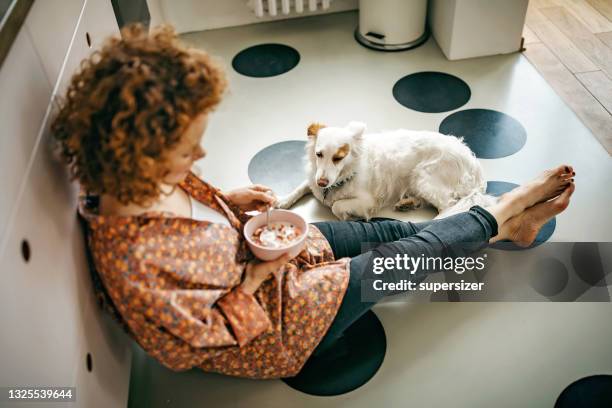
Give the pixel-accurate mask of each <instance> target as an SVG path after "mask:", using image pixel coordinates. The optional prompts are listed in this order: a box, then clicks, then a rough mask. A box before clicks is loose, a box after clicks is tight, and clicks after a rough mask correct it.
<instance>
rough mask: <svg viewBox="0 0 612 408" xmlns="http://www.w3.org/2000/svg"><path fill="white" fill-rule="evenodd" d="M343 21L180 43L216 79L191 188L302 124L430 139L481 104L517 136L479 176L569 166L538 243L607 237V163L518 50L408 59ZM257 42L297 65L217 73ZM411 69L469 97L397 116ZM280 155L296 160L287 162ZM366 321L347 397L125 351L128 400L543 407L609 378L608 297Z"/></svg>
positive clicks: (414, 306) (192, 37)
mask: <svg viewBox="0 0 612 408" xmlns="http://www.w3.org/2000/svg"><path fill="white" fill-rule="evenodd" d="M357 21H358V16H357V13H356V12H346V13H338V14H333V15H326V16H318V17H309V18H303V19H296V20H288V21H279V22H273V23H265V24H256V25H250V26H243V27H236V28H228V29H220V30H212V31H206V32H200V33H190V34H186V35H184V36H183V39H184V40H185V41H187V42H188V43H190V44H192V45H195V46H198V47H201V48H203V49H205V50H207V51H208V52H209V53H211V54H213V55H216V56H218V57H219V58H220V59H221V61H222V62H223V63H224V65H225V66H226V69H227V72H228V76H229V83H230V90H229V93H228V95H227V96H226V98H225V100H224V102H223V103H222V104H221V106H220V107H219V108H218V110H217V111H216V112H215V113H214V114H213V116H212V117H211V120H210V123H209V126H208V129H207V132H206V134H205V136H204V139H203V145H204V147H205V149H206V150H207V151H208V156H207V157H206V158H205V159H203V160H201V161H200V162H199V163H197V166H198V168H199V169H200V170H201V177H202V178H204V179H206V180H208V181H210V182H212V183H213V184H215V185H217V186H218V187H220V188H221V189H231V188H235V187H239V186H244V185H247V184H249V183H251V180H250V179H249V174H251V176H253V175H254V173H253V171H251V173H249V169H250V164H252V162H251V160H252V159H253V157H254V156H255V155H256V154H257V153H259V152H261V151H262V150H264V149H265V148H267V147H270V146H277V147H278V146H285V145H286V146H294V145H295V143H288V144H283V145H277V143H280V142H285V141H304V140H306V128H307V126H308V125H309V124H310V123H311V122H322V123H326V124H330V125H345V124H346V123H347V122H349V121H351V120H359V121H363V122H366V123H367V125H368V128H369V130H371V131H379V130H381V129H393V128H410V129H426V130H438V129H439V128H440V125H441V123H442V122H443V121H444V119H445V118H447V117H448V116H449V115H451V114H454V113H457V112H462V111H465V110H468V109H479V110H482V109H486V110H492V111H496V112H499V113H502V114H505V115H508V116H510V117H511V118H513V119H514V120H515V121H516V122H518V123H519V124H520V126H521V127H522V128H523V129H524V130H525V134H526V139H525V140H523V141H522V143H519V145H517V146H518V147H517V148H516V149H515V150H516V151H513V152H512V153H511V154H509V155H499V156H498V158H487V159H484V158H483V159H481V163H482V165H483V168H484V171H485V175H486V176H487V179H488V180H495V181H505V182H511V183H516V184H521V183H524V182H526V181H528V180H530V179H531V178H533V177H534V176H535V175H537V174H538V173H539V172H540V171H542V170H543V169H545V168H548V167H552V166H556V165H558V164H560V163H570V164H572V165H573V166H574V168H575V170H576V173H577V175H576V184H577V188H576V192H575V194H574V196H573V200H572V203H571V205H570V207H569V208H568V209H567V211H566V212H565V213H563V214H562V215H561V216H559V217H557V220H556V227H555V228H554V232H552V236H551V237H550V238H549V241H568V242H569V241H574V242H575V241H599V242H609V241H611V239H612V217H610V204H609V203H610V202H611V201H612V189H611V188H610V186H611V185H612V158H610V156H609V155H608V152H607V151H606V150H605V149H604V147H602V144H601V143H600V142H599V141H598V140H597V138H596V137H595V136H594V135H593V134H592V133H591V131H590V130H589V129H588V128H587V127H586V126H585V125H584V124H583V123H582V122H581V120H580V119H579V118H578V117H577V116H576V114H574V112H573V111H572V109H570V108H569V107H568V106H567V105H566V104H565V103H564V102H563V101H562V99H561V98H560V97H559V96H558V95H557V94H556V93H555V91H554V90H553V89H552V88H551V86H550V85H549V84H548V83H547V81H546V80H545V79H544V78H543V77H542V76H541V75H540V74H539V73H538V71H537V70H536V69H535V68H534V66H532V65H531V64H530V62H529V61H528V60H527V59H526V58H525V57H524V56H523V55H522V54H520V53H516V54H510V55H500V56H494V57H485V58H477V59H469V60H463V61H454V62H451V61H448V60H446V59H445V58H444V56H443V55H442V53H441V51H440V49H439V48H438V46H437V44H436V43H435V41H434V40H433V39H431V38H430V39H429V40H428V41H427V42H426V43H425V44H424V45H422V46H421V47H419V48H416V49H414V50H410V51H406V52H398V53H381V52H376V51H373V50H369V49H366V48H363V47H362V46H360V45H359V44H357V42H356V41H355V40H354V39H353V31H354V29H355V27H356V25H357ZM262 43H280V44H285V45H288V46H291V47H293V48H294V49H295V50H297V51H298V52H299V54H300V59H299V63H298V64H297V66H295V68H293V69H292V70H290V71H289V72H286V73H284V74H282V75H279V76H273V77H267V78H254V77H247V76H243V75H241V74H238V73H237V72H236V71H234V70H233V68H232V59H233V58H234V56H235V55H236V54H238V53H239V52H240V51H242V50H244V49H246V48H248V47H251V46H253V45H256V44H262ZM422 71H436V72H441V73H447V74H451V75H453V76H455V77H458V78H460V79H461V80H463V81H465V83H466V84H467V85H468V86H469V88H470V96H469V100H468V101H467V103H465V104H464V105H463V106H461V107H458V108H456V109H454V110H452V111H447V112H442V113H424V112H420V111H417V110H413V109H408V108H406V107H405V106H402V105H401V104H400V103H398V101H396V99H394V93H393V88H394V85H395V84H396V82H397V81H398V80H400V79H401V78H403V77H404V76H406V75H409V74H412V73H416V72H422ZM279 149H280V148H279ZM517 149H518V150H517ZM267 151H275V150H274V149H268V150H267ZM294 160H295V161H296V163H298V164H299V161H300V158H299V157H295V158H294ZM251 170H252V168H251ZM277 173H278V174H276V175H275V174H274V172H273V173H272V176H274V177H277V178H278V179H285V176H286V175H285V174H284V172H283V171H281V169H280V168H279V170H278V171H277ZM256 181H257V180H256ZM278 185H279V186H283V185H284V184H282V183H279V184H278ZM295 211H297V212H299V213H300V214H302V215H303V216H304V217H306V219H307V220H308V221H319V220H329V219H333V216H332V215H331V212H330V211H329V210H328V209H327V208H324V207H322V206H321V205H320V204H319V203H318V202H316V201H315V200H314V199H313V198H312V197H306V198H304V199H302V200H301V201H300V202H299V203H298V204H297V205H296V207H295ZM381 215H382V216H387V217H392V218H398V219H403V220H424V219H431V218H432V217H433V216H434V212H433V211H432V210H431V209H422V210H419V211H415V212H410V213H397V212H394V211H392V210H391V209H387V210H385V211H383V213H382V214H381ZM507 273H509V274H510V273H512V271H511V270H508V271H507ZM604 286H605V285H604ZM374 311H375V313H376V315H377V316H378V317H379V319H380V320H381V321H382V324H383V326H384V328H385V332H386V336H387V351H386V357H385V360H384V362H383V364H382V366H381V368H380V370H379V371H378V372H377V374H376V375H375V376H374V377H373V378H372V379H371V380H370V381H369V382H368V383H366V384H365V385H363V386H362V387H360V388H358V389H356V390H355V391H352V392H350V393H347V394H344V395H339V396H334V397H314V396H310V395H307V394H304V393H301V392H298V391H296V390H294V389H292V388H290V387H288V386H287V385H286V384H285V383H283V382H281V381H253V380H245V379H236V378H229V377H224V376H220V375H215V374H207V373H203V372H201V371H199V370H192V371H189V372H183V373H174V372H171V371H169V370H167V369H165V368H164V367H162V366H161V365H159V364H158V363H156V362H155V361H154V360H152V359H150V358H148V357H146V356H145V355H144V354H143V353H142V352H141V351H140V350H139V349H138V348H137V347H135V352H134V358H133V366H132V379H131V384H130V390H131V391H130V406H131V407H143V406H146V407H195V406H223V407H225V406H228V407H286V406H292V407H332V406H333V407H338V406H348V405H350V406H351V407H371V406H384V407H405V406H418V407H448V406H455V407H491V406H495V407H551V406H553V404H554V401H555V399H556V398H557V396H558V395H559V394H560V393H561V391H562V390H563V389H564V388H565V387H566V386H567V385H568V384H570V383H571V382H573V381H575V380H577V379H579V378H582V377H585V376H588V375H592V374H612V353H610V346H611V341H612V340H610V339H612V320H611V319H610V314H611V312H612V306H611V304H610V302H609V301H608V302H603V303H587V302H574V303H553V302H546V301H544V302H535V303H520V302H512V303H511V302H495V303H484V302H483V303H464V302H459V303H456V302H454V303H444V302H443V303H426V302H425V303H401V302H395V303H385V304H380V305H377V306H376V307H375V308H374Z"/></svg>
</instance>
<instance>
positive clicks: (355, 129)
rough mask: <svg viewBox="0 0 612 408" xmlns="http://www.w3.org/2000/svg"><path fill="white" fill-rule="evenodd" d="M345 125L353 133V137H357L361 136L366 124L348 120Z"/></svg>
mask: <svg viewBox="0 0 612 408" xmlns="http://www.w3.org/2000/svg"><path fill="white" fill-rule="evenodd" d="M346 127H347V128H348V130H350V131H351V132H352V133H353V135H354V137H355V138H357V139H359V138H361V136H363V132H365V130H366V124H365V123H363V122H349V124H348V125H347V126H346Z"/></svg>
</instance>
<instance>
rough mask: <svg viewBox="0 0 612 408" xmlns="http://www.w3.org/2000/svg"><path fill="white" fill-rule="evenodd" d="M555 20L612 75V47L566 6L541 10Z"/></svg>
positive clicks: (573, 40)
mask: <svg viewBox="0 0 612 408" xmlns="http://www.w3.org/2000/svg"><path fill="white" fill-rule="evenodd" d="M539 11H540V12H542V14H544V15H545V16H546V17H548V19H549V20H550V21H552V22H553V24H555V25H556V26H557V27H558V28H559V29H560V30H561V31H562V32H563V33H564V34H565V35H566V36H567V37H568V38H569V39H570V40H571V41H572V42H573V43H574V45H576V46H577V47H578V48H579V49H580V50H581V51H582V52H583V53H584V54H585V55H586V56H587V57H589V59H590V60H591V61H593V62H594V63H595V64H596V65H597V66H599V68H601V69H602V70H603V71H605V72H606V73H607V74H608V75H610V76H611V77H612V49H610V47H608V46H606V45H605V44H604V43H603V42H602V41H601V40H600V39H599V38H598V37H597V36H596V35H595V34H593V33H591V32H590V31H589V29H588V28H586V27H585V26H584V24H582V23H581V22H580V21H578V19H576V17H574V16H573V15H572V14H570V13H569V12H568V11H567V10H566V9H565V8H564V7H549V8H543V9H540V10H539Z"/></svg>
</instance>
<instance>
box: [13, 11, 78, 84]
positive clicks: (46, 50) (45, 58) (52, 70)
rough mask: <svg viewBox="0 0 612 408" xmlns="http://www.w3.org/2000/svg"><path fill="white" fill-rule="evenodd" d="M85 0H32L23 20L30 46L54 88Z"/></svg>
mask: <svg viewBox="0 0 612 408" xmlns="http://www.w3.org/2000/svg"><path fill="white" fill-rule="evenodd" d="M84 5H85V0H38V1H34V3H33V4H32V7H31V8H30V11H29V13H28V16H27V18H26V21H25V25H26V27H27V30H28V32H29V33H30V36H31V38H32V42H33V43H34V48H35V49H36V52H37V53H38V56H39V57H40V59H41V62H42V65H43V67H44V68H45V72H46V74H47V78H49V83H50V84H51V87H52V88H53V87H55V84H56V83H57V80H58V78H59V75H60V71H61V69H62V64H63V63H64V59H65V58H66V55H67V54H68V49H69V47H70V41H71V40H72V37H73V36H74V31H75V30H76V27H77V23H78V21H79V17H80V15H81V12H82V11H83V6H84Z"/></svg>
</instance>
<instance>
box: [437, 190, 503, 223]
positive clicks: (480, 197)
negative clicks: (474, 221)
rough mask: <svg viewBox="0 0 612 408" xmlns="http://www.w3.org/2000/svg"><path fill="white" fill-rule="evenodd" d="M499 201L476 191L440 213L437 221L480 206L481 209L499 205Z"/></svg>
mask: <svg viewBox="0 0 612 408" xmlns="http://www.w3.org/2000/svg"><path fill="white" fill-rule="evenodd" d="M498 199H499V198H498V197H495V196H492V195H490V194H486V193H483V192H482V191H480V190H476V191H473V192H472V193H470V194H468V195H467V196H465V197H463V198H461V199H460V200H459V201H457V203H455V204H454V205H453V206H452V207H448V208H447V209H445V210H443V211H442V212H440V213H439V214H438V215H437V216H436V218H435V219H440V218H446V217H448V216H450V215H454V214H458V213H461V212H465V211H467V210H469V209H470V208H471V207H473V206H475V205H479V206H481V207H487V206H491V205H493V204H495V203H497V201H498Z"/></svg>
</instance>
